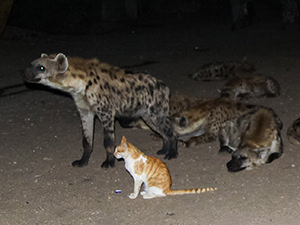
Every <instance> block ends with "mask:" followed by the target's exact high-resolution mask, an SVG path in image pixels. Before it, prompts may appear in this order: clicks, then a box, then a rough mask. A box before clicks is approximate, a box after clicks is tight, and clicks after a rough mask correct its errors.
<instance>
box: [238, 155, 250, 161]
mask: <svg viewBox="0 0 300 225" xmlns="http://www.w3.org/2000/svg"><path fill="white" fill-rule="evenodd" d="M240 159H241V160H246V159H248V157H247V156H244V155H241V156H240Z"/></svg>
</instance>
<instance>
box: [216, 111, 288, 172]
mask: <svg viewBox="0 0 300 225" xmlns="http://www.w3.org/2000/svg"><path fill="white" fill-rule="evenodd" d="M281 128H282V123H281V121H280V119H279V118H278V117H277V115H276V114H275V113H274V111H273V110H272V109H267V108H260V109H258V110H256V111H253V112H250V113H247V114H245V115H242V116H240V117H238V118H236V119H234V120H229V121H227V122H225V123H224V124H223V125H222V126H221V128H220V131H219V141H220V151H221V152H222V151H227V152H229V153H231V154H232V159H231V160H230V161H229V162H228V163H227V169H228V170H229V171H230V172H237V171H240V170H243V169H251V168H253V167H255V166H260V165H262V164H265V163H270V162H272V161H273V160H274V159H277V158H279V157H280V156H281V154H282V152H283V150H282V139H281V136H280V129H281Z"/></svg>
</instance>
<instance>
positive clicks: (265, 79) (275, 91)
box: [219, 75, 280, 101]
mask: <svg viewBox="0 0 300 225" xmlns="http://www.w3.org/2000/svg"><path fill="white" fill-rule="evenodd" d="M219 92H220V95H221V97H228V98H231V99H233V100H236V101H238V100H243V99H247V98H258V97H276V96H279V95H280V85H279V83H278V82H277V81H276V80H275V79H274V78H272V77H269V76H263V75H245V76H237V77H233V78H231V79H229V80H228V81H227V82H226V83H225V85H224V87H223V88H222V89H221V90H219Z"/></svg>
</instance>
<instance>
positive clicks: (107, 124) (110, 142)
mask: <svg viewBox="0 0 300 225" xmlns="http://www.w3.org/2000/svg"><path fill="white" fill-rule="evenodd" d="M98 117H99V119H100V121H101V123H102V126H103V135H104V148H105V150H106V160H105V161H104V162H103V163H102V165H101V167H102V168H108V167H109V166H111V167H113V166H114V165H115V158H114V155H113V153H114V150H115V122H114V119H115V118H114V115H113V113H111V112H101V113H99V114H98Z"/></svg>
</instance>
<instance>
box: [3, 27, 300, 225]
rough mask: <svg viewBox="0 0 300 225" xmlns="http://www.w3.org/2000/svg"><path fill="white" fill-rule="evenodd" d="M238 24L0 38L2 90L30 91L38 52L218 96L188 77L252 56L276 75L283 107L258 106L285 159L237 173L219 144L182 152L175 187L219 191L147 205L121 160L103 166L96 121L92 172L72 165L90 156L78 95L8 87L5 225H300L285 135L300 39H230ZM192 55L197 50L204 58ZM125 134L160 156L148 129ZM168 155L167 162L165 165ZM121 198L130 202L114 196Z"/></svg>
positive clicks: (293, 154)
mask: <svg viewBox="0 0 300 225" xmlns="http://www.w3.org/2000/svg"><path fill="white" fill-rule="evenodd" d="M228 28H229V25H226V26H224V24H213V25H209V24H205V25H204V24H201V23H194V24H189V23H184V22H181V23H175V22H173V23H153V24H148V26H139V27H131V28H129V27H128V26H126V25H124V27H122V28H120V27H119V28H117V29H113V30H110V31H109V32H104V33H102V34H101V33H98V34H93V35H80V36H67V35H45V34H36V33H32V32H29V31H21V32H19V30H18V29H17V28H13V27H8V29H7V31H6V33H5V35H4V38H3V39H2V40H0V65H1V66H0V88H3V87H7V86H10V85H15V84H19V83H22V70H23V69H24V68H26V66H28V65H29V63H30V62H31V61H32V60H33V59H34V58H37V57H39V55H40V53H41V52H46V53H53V52H56V53H58V52H63V53H65V54H68V55H77V56H82V57H98V58H99V59H101V60H102V61H107V62H110V63H112V64H115V65H119V66H124V65H132V64H136V63H141V62H144V61H147V60H151V61H156V62H157V63H155V64H151V65H150V64H149V65H146V66H143V67H139V68H136V70H139V71H147V72H149V73H151V74H152V75H154V76H156V77H158V78H160V79H162V80H164V81H165V83H166V84H167V85H168V86H169V87H170V88H171V90H172V92H179V93H182V94H187V95H193V96H198V97H215V96H217V95H218V93H217V91H216V90H217V89H218V88H220V87H222V85H223V82H208V83H205V82H195V81H193V80H190V79H189V78H188V77H187V74H189V73H191V72H193V71H194V70H195V69H197V68H198V67H199V66H201V65H202V64H204V63H209V62H214V61H222V60H239V59H242V58H243V57H244V56H247V57H248V59H249V61H250V62H253V63H254V64H255V65H256V68H257V71H258V72H260V73H262V74H265V75H270V76H273V77H274V78H276V79H277V80H278V81H279V83H280V85H281V88H282V92H281V96H280V97H277V98H269V99H267V98H262V99H256V100H253V102H255V103H257V104H262V105H267V106H270V107H272V108H274V109H275V111H276V112H277V113H278V115H279V116H280V118H281V119H282V121H283V124H284V127H283V130H282V137H283V140H284V154H283V156H282V157H281V158H280V159H278V160H275V161H274V162H272V163H271V164H268V165H264V166H261V167H259V168H256V169H254V170H251V171H242V172H239V173H229V172H228V171H227V169H226V162H228V161H229V159H230V156H229V155H220V154H218V148H219V146H218V143H217V142H213V143H210V144H203V145H201V146H198V147H191V148H184V147H182V146H179V156H178V158H177V159H172V160H168V161H166V164H167V166H168V167H169V169H170V171H171V174H172V179H173V188H174V189H183V188H193V187H194V188H197V187H208V186H214V187H217V188H218V190H217V191H216V192H213V193H204V194H200V195H185V196H169V197H165V198H157V199H152V200H144V199H143V198H142V197H141V196H139V197H138V198H137V199H135V200H131V199H129V198H128V194H130V193H131V192H132V190H133V180H132V178H131V177H130V175H129V174H128V173H127V172H126V171H125V168H124V162H123V161H118V162H116V165H115V167H114V168H109V169H103V168H101V167H100V165H101V163H102V162H103V161H104V159H105V151H104V147H103V144H102V143H103V136H102V128H101V125H100V123H99V122H98V121H97V122H96V127H95V131H96V133H95V143H94V152H93V154H92V156H91V159H90V162H89V165H88V166H86V167H84V168H73V167H72V166H71V162H72V161H74V160H75V159H79V158H80V157H81V154H82V146H81V128H80V119H79V116H78V114H77V111H76V108H75V106H74V104H73V101H72V99H71V98H70V97H68V96H66V95H62V94H59V93H57V92H53V91H51V90H48V89H43V88H39V87H33V88H31V89H29V91H26V92H23V93H19V94H15V95H10V96H6V97H5V96H3V95H4V94H5V93H7V92H10V93H14V92H16V91H19V90H23V89H25V87H20V88H14V89H9V90H6V91H5V92H4V93H2V96H1V97H0V127H1V128H0V224H1V225H17V224H18V225H19V224H24V225H27V224H29V225H37V224H42V225H50V224H53V225H79V224H82V225H88V224H92V225H93V224H100V225H105V224H111V225H115V224H118V225H119V224H130V225H134V224H137V225H141V224H147V225H148V224H149V225H152V224H166V225H192V224H203V225H209V224H210V225H241V224H242V225H271V224H272V225H283V224H289V225H298V224H300V222H299V221H300V150H299V147H297V146H293V145H291V144H289V143H288V141H287V138H286V129H287V127H288V126H289V124H290V123H292V121H293V120H294V119H296V118H297V117H299V116H300V112H299V97H300V92H299V87H300V86H299V84H300V76H299V71H300V57H299V56H300V41H299V40H300V32H299V31H298V30H297V29H296V28H295V27H294V26H290V27H288V29H287V30H286V31H282V30H280V25H279V23H275V22H265V23H263V22H258V23H257V24H255V25H253V26H252V27H249V28H247V29H242V30H237V31H235V32H231V31H230V30H229V29H228ZM195 49H196V50H197V51H195ZM122 135H125V136H126V137H127V139H128V140H129V141H130V142H132V143H133V144H135V145H136V146H138V147H139V148H140V149H141V150H142V151H144V152H145V153H146V154H148V155H156V151H157V150H158V149H159V148H160V147H161V144H162V143H161V141H160V140H159V139H153V137H152V136H151V132H150V131H143V130H138V129H124V128H121V127H120V126H119V125H118V124H117V125H116V138H117V142H119V141H120V139H121V137H122ZM158 157H159V158H162V157H161V156H158ZM117 189H121V190H122V192H121V193H117V194H116V193H115V192H114V191H115V190H117Z"/></svg>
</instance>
